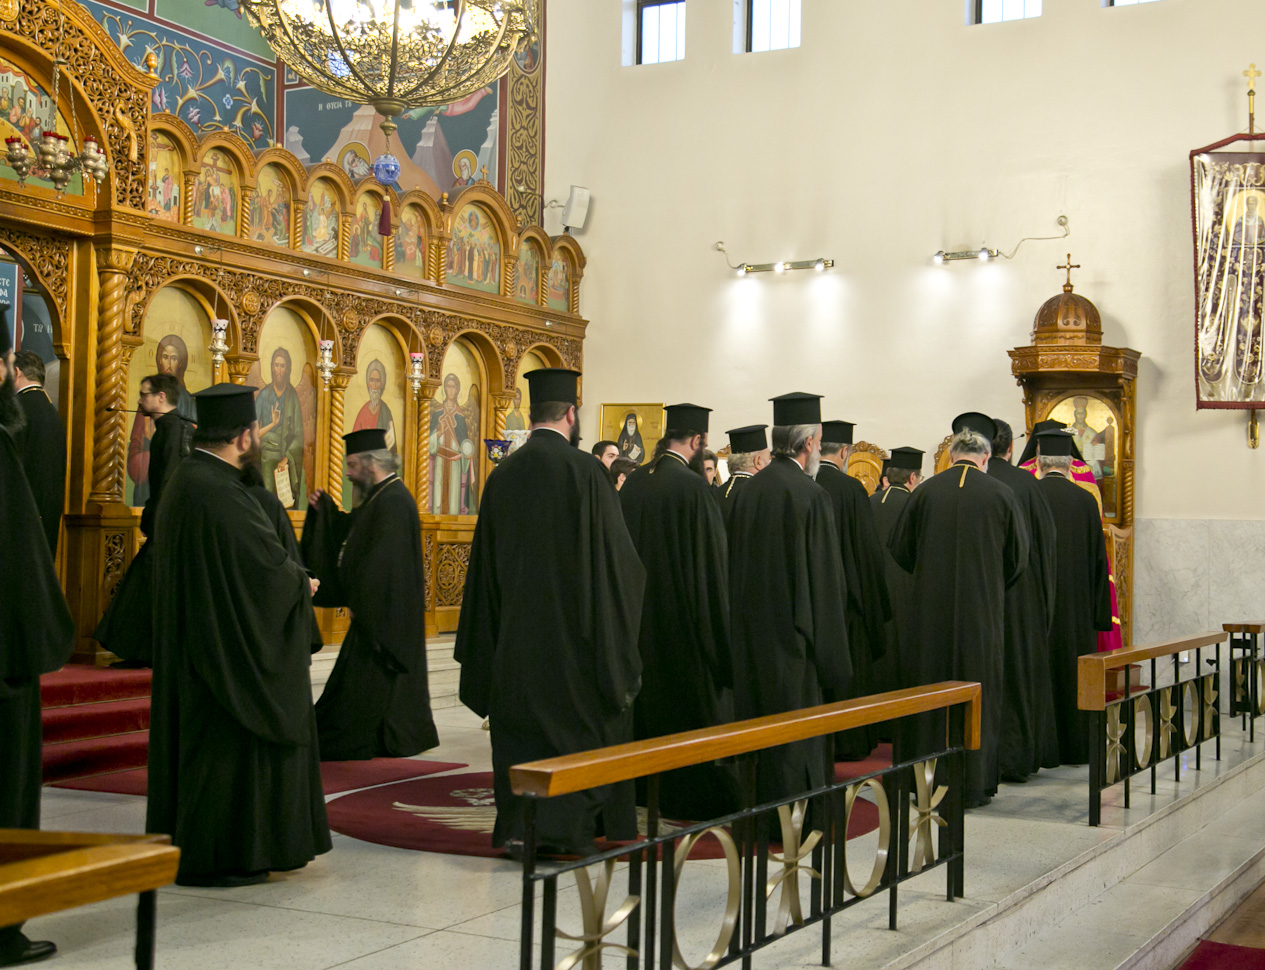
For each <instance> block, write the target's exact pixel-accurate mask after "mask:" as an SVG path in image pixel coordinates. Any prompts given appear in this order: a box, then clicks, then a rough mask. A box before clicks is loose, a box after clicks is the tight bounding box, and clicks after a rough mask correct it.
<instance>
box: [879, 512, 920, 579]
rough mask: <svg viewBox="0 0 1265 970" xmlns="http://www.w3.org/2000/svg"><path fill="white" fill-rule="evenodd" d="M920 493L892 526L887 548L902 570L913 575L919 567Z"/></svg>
mask: <svg viewBox="0 0 1265 970" xmlns="http://www.w3.org/2000/svg"><path fill="white" fill-rule="evenodd" d="M920 498H921V496H920V495H918V493H916V492H915V493H914V495H913V496H912V497H911V498H910V499H909V501H907V502H906V503H905V507H904V508H903V509H901V511H900V516H899V517H898V518H897V519H896V524H895V525H893V526H892V534H891V535H890V536H889V537H888V540H887V548H888V551H889V552H891V554H892V559H894V560H895V561H896V565H898V566H899V567H900V568H901V569H903V570H905V572H907V573H912V572H913V571H914V567H916V566H917V565H918V513H919V509H920V506H921V505H922V503H921V502H920V501H919V499H920Z"/></svg>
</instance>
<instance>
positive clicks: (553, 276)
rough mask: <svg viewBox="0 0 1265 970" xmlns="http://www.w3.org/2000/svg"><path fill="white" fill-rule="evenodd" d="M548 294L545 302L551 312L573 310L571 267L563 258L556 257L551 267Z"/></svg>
mask: <svg viewBox="0 0 1265 970" xmlns="http://www.w3.org/2000/svg"><path fill="white" fill-rule="evenodd" d="M546 283H547V286H548V292H547V294H546V296H545V301H546V303H547V305H548V306H549V308H550V309H551V310H562V311H564V312H567V311H570V309H571V267H570V266H569V265H567V261H566V260H565V259H563V258H562V257H561V256H555V257H554V258H553V263H552V264H550V266H549V277H548V279H547V281H546Z"/></svg>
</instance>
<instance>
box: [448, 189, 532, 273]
mask: <svg viewBox="0 0 1265 970" xmlns="http://www.w3.org/2000/svg"><path fill="white" fill-rule="evenodd" d="M468 205H474V206H477V207H478V208H479V209H480V210H482V212H483V213H484V214H485V215H486V216H487V217H488V218H489V219H490V220H491V221H492V227H493V229H494V230H495V232H496V237H497V241H498V242H499V243H500V246H501V278H500V279H499V280H498V281H497V289H496V292H497V295H498V296H506V297H510V298H513V296H514V293H513V288H514V271H515V270H516V268H517V266H518V220H517V219H515V218H514V213H513V212H512V211H510V207H509V205H508V204H506V202H505V199H504V198H503V197H502V196H501V194H500V193H499V192H497V191H496V190H495V189H493V188H492V186H491V185H490V184H488V183H486V182H476V183H475V184H474V185H471V186H468V187H467V188H465V189H463V190H462V191H461V193H460V194H459V195H458V196H457V198H456V200H455V201H454V202H452V203H451V204H450V205H449V207H448V209H447V210H446V211H445V214H444V233H443V239H444V240H445V243H444V245H445V249H446V248H447V244H448V242H447V241H448V240H451V239H452V237H453V235H454V233H455V222H456V219H457V217H458V216H459V215H460V214H461V212H462V211H463V210H464V209H465V208H466V206H468Z"/></svg>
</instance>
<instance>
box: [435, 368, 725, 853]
mask: <svg viewBox="0 0 1265 970" xmlns="http://www.w3.org/2000/svg"><path fill="white" fill-rule="evenodd" d="M579 377H580V374H579V371H573V370H566V369H563V368H557V367H543V368H540V369H539V370H534V371H531V372H530V373H528V374H527V382H528V384H529V385H530V386H531V410H530V412H529V415H528V416H529V418H530V421H531V436H530V437H529V438H528V439H527V441H526V443H525V444H523V446H522V447H521V448H519V449H518V450H517V451H515V452H514V453H513V454H512V455H510V456H509V457H508V458H506V459H505V460H504V461H503V462H501V463H500V464H499V465H497V466H496V470H495V471H493V472H492V474H491V475H489V476H488V481H487V485H486V486H485V487H484V489H483V501H482V503H481V504H480V507H479V521H478V524H477V525H476V526H475V529H474V543H473V545H472V546H471V549H470V565H469V567H468V569H467V570H466V586H465V593H464V595H463V597H462V600H461V620H460V622H459V623H458V626H457V644H456V658H457V662H458V663H460V664H461V689H460V696H461V700H462V703H464V704H465V705H466V706H467V707H468V708H470V709H471V710H472V711H474V712H475V713H476V714H480V715H483V716H485V717H488V718H489V719H490V721H491V729H492V772H493V779H494V781H493V785H494V788H495V792H496V828H495V830H494V831H493V833H492V844H493V845H494V846H498V847H499V846H503V845H506V844H507V843H508V845H509V849H510V851H511V853H513V852H514V851H515V848H516V845H519V844H521V840H522V839H523V838H524V836H525V835H526V834H527V829H526V825H527V818H526V808H527V802H528V799H527V798H523V797H520V796H517V795H515V794H514V793H513V791H512V790H511V788H510V780H509V770H510V768H511V767H512V766H513V765H516V764H519V763H521V762H524V761H535V760H537V759H539V758H549V757H552V756H554V755H563V754H573V753H575V752H577V751H587V750H589V749H590V748H601V747H605V746H606V745H611V744H619V743H621V742H624V741H631V740H632V704H633V698H635V697H636V696H637V690H638V688H639V687H640V686H641V657H640V654H639V653H638V651H637V632H638V628H639V626H640V624H641V603H642V593H643V591H644V589H645V584H646V572H645V570H644V569H643V568H642V566H641V561H640V560H639V559H638V558H637V550H636V549H634V548H633V544H632V539H631V538H629V536H628V528H627V526H625V525H624V516H623V514H622V513H621V512H620V509H619V497H618V495H617V494H616V492H615V489H614V487H613V486H612V485H611V479H610V475H609V474H608V473H607V471H606V467H605V466H604V465H603V464H602V463H601V462H600V461H594V460H593V456H592V455H590V454H589V453H588V452H582V451H579V450H578V449H577V448H576V445H577V444H578V442H579V438H580V426H579V417H578V415H577V413H576V412H577V401H578V396H577V390H578V388H577V386H576V385H577V381H578V379H579ZM701 481H702V480H701V479H700V483H701ZM709 501H710V500H709ZM536 834H537V845H538V847H539V849H540V851H543V852H550V851H552V852H555V853H556V852H568V853H569V852H580V853H588V852H589V851H591V850H592V848H593V839H594V837H595V836H596V835H598V834H603V835H605V836H606V838H608V839H631V838H635V837H636V835H637V810H636V805H635V803H634V792H633V785H632V783H631V782H625V783H620V784H616V785H609V786H606V787H603V788H596V789H589V790H588V791H583V792H578V793H576V794H573V795H563V796H560V797H558V798H550V799H546V800H542V801H540V802H539V803H538V808H537V811H536Z"/></svg>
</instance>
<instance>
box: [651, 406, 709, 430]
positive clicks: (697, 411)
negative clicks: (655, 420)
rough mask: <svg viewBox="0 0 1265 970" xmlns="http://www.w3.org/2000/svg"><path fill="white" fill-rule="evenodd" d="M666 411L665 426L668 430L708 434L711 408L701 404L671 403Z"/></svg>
mask: <svg viewBox="0 0 1265 970" xmlns="http://www.w3.org/2000/svg"><path fill="white" fill-rule="evenodd" d="M663 411H664V415H665V418H664V424H663V426H664V428H666V429H667V430H668V431H688V432H690V433H691V434H707V430H708V429H707V425H708V421H709V415H710V414H711V413H712V409H711V408H705V407H703V406H702V405H701V404H669V405H668V406H667V407H666V408H664V409H663Z"/></svg>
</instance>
